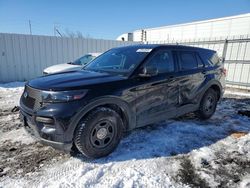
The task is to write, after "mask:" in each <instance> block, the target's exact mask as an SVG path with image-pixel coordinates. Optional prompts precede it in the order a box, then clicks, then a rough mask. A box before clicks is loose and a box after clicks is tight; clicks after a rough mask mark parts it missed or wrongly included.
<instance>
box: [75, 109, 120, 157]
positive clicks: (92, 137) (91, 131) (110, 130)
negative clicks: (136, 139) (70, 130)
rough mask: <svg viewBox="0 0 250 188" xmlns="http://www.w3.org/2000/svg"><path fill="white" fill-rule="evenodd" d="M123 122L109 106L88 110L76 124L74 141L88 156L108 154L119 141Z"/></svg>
mask: <svg viewBox="0 0 250 188" xmlns="http://www.w3.org/2000/svg"><path fill="white" fill-rule="evenodd" d="M122 132H123V122H122V119H121V117H120V115H119V114H118V113H117V112H116V111H114V110H112V109H109V108H105V107H99V108H97V109H95V110H93V111H92V112H90V113H89V114H88V115H87V116H86V117H84V118H83V120H82V121H80V123H79V124H78V126H77V128H76V131H75V137H74V143H75V146H76V148H77V149H78V150H79V151H80V152H81V153H82V154H83V155H85V156H86V157H88V158H100V157H104V156H107V155H108V154H110V153H111V152H112V151H114V149H115V148H116V147H117V145H118V144H119V142H120V139H121V137H122Z"/></svg>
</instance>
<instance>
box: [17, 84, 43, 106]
mask: <svg viewBox="0 0 250 188" xmlns="http://www.w3.org/2000/svg"><path fill="white" fill-rule="evenodd" d="M22 102H23V104H24V105H25V106H26V107H27V108H30V109H32V110H37V109H38V108H40V107H41V104H42V97H41V91H40V90H37V89H34V88H31V87H29V86H27V85H26V86H25V89H24V93H23V95H22Z"/></svg>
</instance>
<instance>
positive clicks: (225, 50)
mask: <svg viewBox="0 0 250 188" xmlns="http://www.w3.org/2000/svg"><path fill="white" fill-rule="evenodd" d="M227 46H228V40H227V39H226V40H225V42H224V47H223V52H222V62H223V63H224V62H225V60H226V55H227Z"/></svg>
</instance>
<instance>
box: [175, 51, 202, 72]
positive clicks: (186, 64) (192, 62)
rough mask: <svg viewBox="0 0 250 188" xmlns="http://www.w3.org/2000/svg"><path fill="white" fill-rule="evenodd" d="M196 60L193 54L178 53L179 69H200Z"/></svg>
mask: <svg viewBox="0 0 250 188" xmlns="http://www.w3.org/2000/svg"><path fill="white" fill-rule="evenodd" d="M197 59H198V57H196V54H195V53H194V52H179V62H180V69H181V70H192V69H196V68H198V67H200V66H199V65H198V61H197ZM200 63H202V62H200Z"/></svg>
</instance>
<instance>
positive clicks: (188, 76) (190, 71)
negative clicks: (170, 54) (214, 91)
mask: <svg viewBox="0 0 250 188" xmlns="http://www.w3.org/2000/svg"><path fill="white" fill-rule="evenodd" d="M176 56H177V59H178V68H179V72H178V85H179V89H180V95H179V105H180V106H183V105H186V104H195V103H197V102H198V97H197V96H198V94H199V92H201V88H202V85H203V84H204V81H205V70H204V63H203V62H202V60H201V58H200V56H199V54H198V52H196V51H188V50H178V51H177V52H176Z"/></svg>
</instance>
